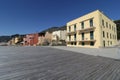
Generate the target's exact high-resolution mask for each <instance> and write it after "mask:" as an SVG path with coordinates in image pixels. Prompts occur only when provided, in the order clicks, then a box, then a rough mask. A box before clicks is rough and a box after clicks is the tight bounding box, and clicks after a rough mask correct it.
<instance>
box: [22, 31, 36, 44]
mask: <svg viewBox="0 0 120 80" xmlns="http://www.w3.org/2000/svg"><path fill="white" fill-rule="evenodd" d="M37 43H38V33H34V34H27V35H26V36H25V37H24V38H23V45H24V46H36V45H37Z"/></svg>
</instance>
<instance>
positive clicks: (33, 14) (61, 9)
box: [0, 0, 120, 35]
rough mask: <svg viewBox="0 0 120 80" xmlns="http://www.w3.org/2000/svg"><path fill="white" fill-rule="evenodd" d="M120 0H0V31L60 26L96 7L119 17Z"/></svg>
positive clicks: (5, 32) (9, 32)
mask: <svg viewBox="0 0 120 80" xmlns="http://www.w3.org/2000/svg"><path fill="white" fill-rule="evenodd" d="M119 3H120V0H104V1H103V0H0V35H12V34H17V33H18V34H26V33H34V32H39V31H41V30H44V29H47V28H49V27H52V26H62V25H65V24H66V23H67V22H68V21H71V20H73V19H75V18H78V17H80V16H82V15H84V14H86V13H89V12H91V11H94V10H96V9H99V10H102V11H103V12H104V13H105V14H106V15H107V16H109V17H110V18H111V19H113V20H118V19H120V10H119V7H120V5H119Z"/></svg>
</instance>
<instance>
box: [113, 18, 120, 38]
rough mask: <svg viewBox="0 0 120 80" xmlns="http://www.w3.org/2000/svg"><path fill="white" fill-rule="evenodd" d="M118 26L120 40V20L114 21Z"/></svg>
mask: <svg viewBox="0 0 120 80" xmlns="http://www.w3.org/2000/svg"><path fill="white" fill-rule="evenodd" d="M114 22H115V23H116V25H117V39H118V40H120V20H116V21H114Z"/></svg>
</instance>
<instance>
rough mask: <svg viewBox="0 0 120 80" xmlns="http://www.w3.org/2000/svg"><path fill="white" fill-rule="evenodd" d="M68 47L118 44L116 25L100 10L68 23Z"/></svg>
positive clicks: (98, 46) (94, 46) (97, 46)
mask: <svg viewBox="0 0 120 80" xmlns="http://www.w3.org/2000/svg"><path fill="white" fill-rule="evenodd" d="M66 41H67V46H74V47H91V48H100V47H109V46H114V45H116V44H117V29H116V24H115V23H114V22H113V21H112V20H111V19H109V18H108V17H107V16H106V15H105V14H104V13H102V12H101V11H99V10H96V11H93V12H91V13H89V14H86V15H84V16H82V17H80V18H77V19H75V20H72V21H70V22H68V23H67V40H66Z"/></svg>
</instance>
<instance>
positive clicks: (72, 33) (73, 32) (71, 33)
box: [67, 30, 77, 35]
mask: <svg viewBox="0 0 120 80" xmlns="http://www.w3.org/2000/svg"><path fill="white" fill-rule="evenodd" d="M76 33H77V31H76V30H75V31H70V32H67V35H74V34H76Z"/></svg>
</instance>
